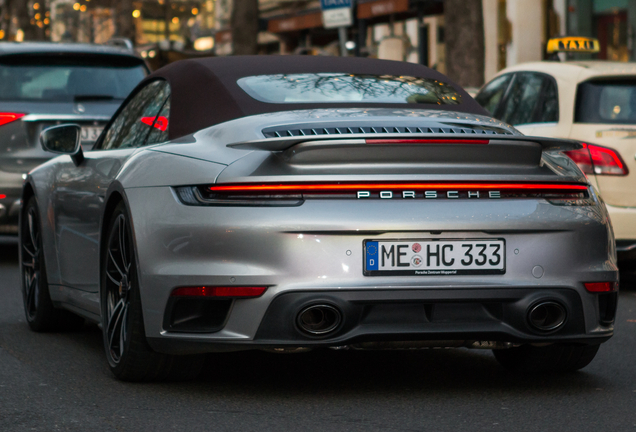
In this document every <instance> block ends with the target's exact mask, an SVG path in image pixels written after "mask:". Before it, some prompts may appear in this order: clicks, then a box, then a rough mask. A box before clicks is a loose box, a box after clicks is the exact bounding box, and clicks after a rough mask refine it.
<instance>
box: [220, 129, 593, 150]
mask: <svg viewBox="0 0 636 432" xmlns="http://www.w3.org/2000/svg"><path fill="white" fill-rule="evenodd" d="M367 140H370V141H371V140H374V141H375V140H387V141H389V140H405V141H413V140H426V141H435V140H439V141H440V142H439V144H443V141H449V142H452V141H457V140H468V141H469V140H476V141H477V140H479V141H482V140H488V141H490V142H496V143H509V144H514V143H515V142H517V143H519V144H522V143H537V144H540V145H541V147H542V149H543V151H567V150H576V149H580V148H583V146H582V145H581V143H580V142H579V141H574V140H569V139H561V138H545V137H534V136H524V135H505V136H492V135H491V136H484V135H471V134H455V135H453V134H411V133H409V134H408V135H406V134H403V135H400V134H346V135H338V134H333V135H326V134H324V135H304V136H303V135H298V136H290V137H280V138H263V139H259V140H254V141H244V142H237V143H232V144H228V145H227V147H230V148H235V149H242V150H263V151H273V152H283V151H285V150H288V149H290V148H291V147H294V146H295V145H298V144H304V143H307V144H310V143H312V142H315V141H319V142H320V144H321V145H329V144H333V145H340V146H346V145H360V144H365V143H367ZM398 144H399V143H398ZM405 144H407V143H405ZM422 144H424V143H422ZM413 145H417V143H413Z"/></svg>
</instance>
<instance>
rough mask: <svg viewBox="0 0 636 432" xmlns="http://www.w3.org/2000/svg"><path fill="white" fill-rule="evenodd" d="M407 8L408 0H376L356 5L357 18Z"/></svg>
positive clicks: (388, 13)
mask: <svg viewBox="0 0 636 432" xmlns="http://www.w3.org/2000/svg"><path fill="white" fill-rule="evenodd" d="M408 10H409V0H376V1H372V2H369V3H362V4H360V5H358V18H360V19H369V18H375V17H377V16H382V15H391V14H393V13H398V12H406V11H408Z"/></svg>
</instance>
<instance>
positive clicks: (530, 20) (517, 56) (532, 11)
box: [506, 0, 543, 66]
mask: <svg viewBox="0 0 636 432" xmlns="http://www.w3.org/2000/svg"><path fill="white" fill-rule="evenodd" d="M506 3H507V4H506V8H507V11H506V15H507V16H508V20H509V21H510V23H511V24H512V42H511V43H510V44H508V53H507V54H508V55H507V57H506V61H507V66H514V65H516V64H519V63H526V62H532V61H540V60H541V53H542V50H543V47H542V46H541V43H542V31H543V13H542V12H543V11H542V2H541V1H540V0H508V1H507V2H506Z"/></svg>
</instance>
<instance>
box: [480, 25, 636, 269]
mask: <svg viewBox="0 0 636 432" xmlns="http://www.w3.org/2000/svg"><path fill="white" fill-rule="evenodd" d="M551 44H552V45H553V47H552V51H554V52H556V51H584V52H594V51H596V49H597V47H598V42H597V41H595V40H594V39H584V38H561V39H559V40H556V41H555V40H552V41H551ZM559 47H560V48H561V49H559ZM579 47H580V48H579ZM549 50H550V47H549ZM476 99H477V101H478V102H479V103H480V104H481V105H482V106H483V107H484V108H486V109H487V110H488V111H490V112H491V113H492V114H493V117H495V118H498V119H500V120H503V121H504V122H506V123H509V124H511V125H513V126H515V127H516V128H517V129H519V130H520V131H521V132H523V133H524V134H526V135H531V136H546V137H558V138H570V139H575V140H578V141H581V142H582V143H584V147H585V148H584V149H581V150H574V151H569V152H566V153H567V154H568V156H570V157H571V158H572V159H573V160H574V161H575V162H576V163H577V164H578V165H579V167H581V169H582V170H583V172H585V174H586V175H587V176H588V177H589V179H590V182H591V183H592V184H593V185H595V187H596V188H597V189H598V190H599V191H600V192H601V195H602V197H603V199H604V200H605V202H606V204H607V208H608V210H609V212H610V215H611V218H612V224H613V226H614V231H615V235H616V239H617V241H616V244H617V250H618V251H619V252H624V253H627V252H630V251H634V252H635V253H636V159H635V155H636V63H620V62H608V61H564V62H560V61H542V62H534V63H524V64H520V65H516V66H513V67H510V68H507V69H504V70H502V71H501V72H500V73H499V74H498V75H497V76H496V77H495V78H493V79H492V80H491V81H490V82H489V83H487V84H486V85H485V86H484V87H483V88H482V89H481V90H480V91H479V93H478V94H477V96H476ZM630 255H631V254H630ZM624 257H626V255H624Z"/></svg>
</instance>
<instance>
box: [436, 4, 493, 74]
mask: <svg viewBox="0 0 636 432" xmlns="http://www.w3.org/2000/svg"><path fill="white" fill-rule="evenodd" d="M444 39H445V43H446V74H447V75H448V76H449V77H450V78H451V79H452V80H454V81H455V82H457V83H458V84H459V85H461V86H463V87H481V85H482V84H483V83H484V57H485V48H484V15H483V9H482V2H481V0H444Z"/></svg>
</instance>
